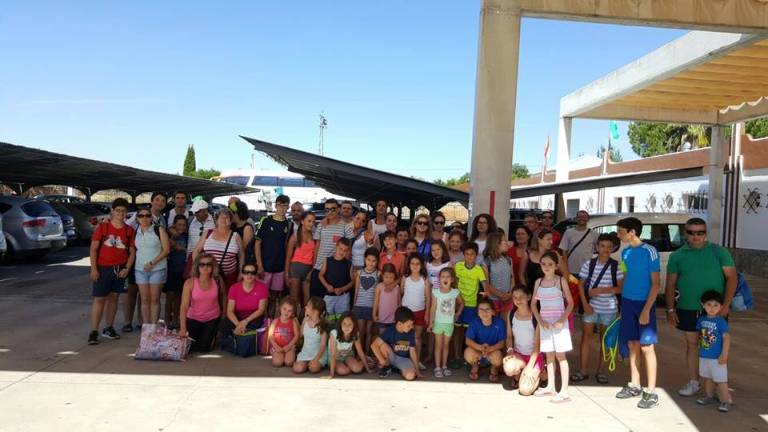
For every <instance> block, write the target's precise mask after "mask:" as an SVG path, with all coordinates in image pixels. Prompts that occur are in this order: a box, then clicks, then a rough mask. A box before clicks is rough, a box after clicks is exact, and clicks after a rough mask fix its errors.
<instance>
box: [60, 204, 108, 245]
mask: <svg viewBox="0 0 768 432" xmlns="http://www.w3.org/2000/svg"><path fill="white" fill-rule="evenodd" d="M61 205H63V206H64V207H65V208H66V209H67V210H68V211H69V212H70V214H72V217H73V218H74V219H75V220H74V225H75V230H76V232H77V240H76V241H77V242H78V243H80V244H89V243H90V241H91V237H92V236H93V231H94V229H95V228H96V226H97V225H98V224H99V223H100V222H103V221H104V220H106V219H109V213H104V212H103V211H102V210H101V209H100V208H99V207H95V206H92V205H89V204H88V203H61Z"/></svg>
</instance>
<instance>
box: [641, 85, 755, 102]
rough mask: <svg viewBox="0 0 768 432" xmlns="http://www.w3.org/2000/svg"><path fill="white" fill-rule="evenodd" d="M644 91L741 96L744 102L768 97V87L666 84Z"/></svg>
mask: <svg viewBox="0 0 768 432" xmlns="http://www.w3.org/2000/svg"><path fill="white" fill-rule="evenodd" d="M643 91H661V92H669V93H677V94H683V95H694V96H695V95H707V96H721V97H731V96H740V97H743V98H744V100H757V99H759V98H760V97H762V96H768V86H763V87H762V88H760V87H758V86H755V87H752V88H751V89H738V88H735V87H734V86H733V85H729V84H724V85H722V86H697V87H692V86H681V85H679V84H678V85H670V84H667V83H666V81H665V82H661V83H658V84H654V85H652V86H650V87H648V88H647V89H645V90H643Z"/></svg>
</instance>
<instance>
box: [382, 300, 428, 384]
mask: <svg viewBox="0 0 768 432" xmlns="http://www.w3.org/2000/svg"><path fill="white" fill-rule="evenodd" d="M413 321H414V316H413V312H412V311H411V310H410V309H408V308H407V307H404V306H401V307H399V308H397V311H395V325H394V326H391V327H388V328H387V329H386V330H385V331H384V334H382V335H381V336H379V337H377V338H376V339H375V340H374V341H373V345H371V351H373V354H374V355H375V356H376V360H377V361H378V363H379V368H380V370H379V377H381V378H386V377H388V376H389V375H390V374H391V373H392V368H396V369H397V370H399V371H400V374H401V375H402V376H403V378H405V379H406V380H407V381H413V380H415V379H416V378H417V377H419V378H421V377H423V376H424V375H422V374H421V372H420V371H419V359H418V357H416V335H415V334H414V331H413Z"/></svg>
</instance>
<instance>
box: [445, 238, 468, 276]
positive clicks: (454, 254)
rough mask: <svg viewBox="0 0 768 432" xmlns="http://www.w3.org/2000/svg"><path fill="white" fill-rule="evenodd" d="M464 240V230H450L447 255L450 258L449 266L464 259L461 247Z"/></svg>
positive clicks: (465, 240) (465, 239)
mask: <svg viewBox="0 0 768 432" xmlns="http://www.w3.org/2000/svg"><path fill="white" fill-rule="evenodd" d="M466 242H467V236H466V235H465V234H464V231H462V230H454V231H451V235H450V236H448V257H449V258H450V263H451V267H453V266H455V265H456V263H457V262H459V261H462V260H464V252H462V247H463V246H464V243H466Z"/></svg>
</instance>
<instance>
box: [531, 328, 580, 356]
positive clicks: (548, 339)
mask: <svg viewBox="0 0 768 432" xmlns="http://www.w3.org/2000/svg"><path fill="white" fill-rule="evenodd" d="M539 336H540V338H539V340H540V341H541V342H540V345H539V349H540V350H541V352H543V353H547V352H559V353H562V352H568V351H570V350H572V349H573V344H572V343H571V331H570V330H569V329H568V324H564V325H563V326H562V327H561V328H559V329H557V328H555V327H554V326H550V327H549V328H548V329H545V328H544V327H541V326H540V327H539Z"/></svg>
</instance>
